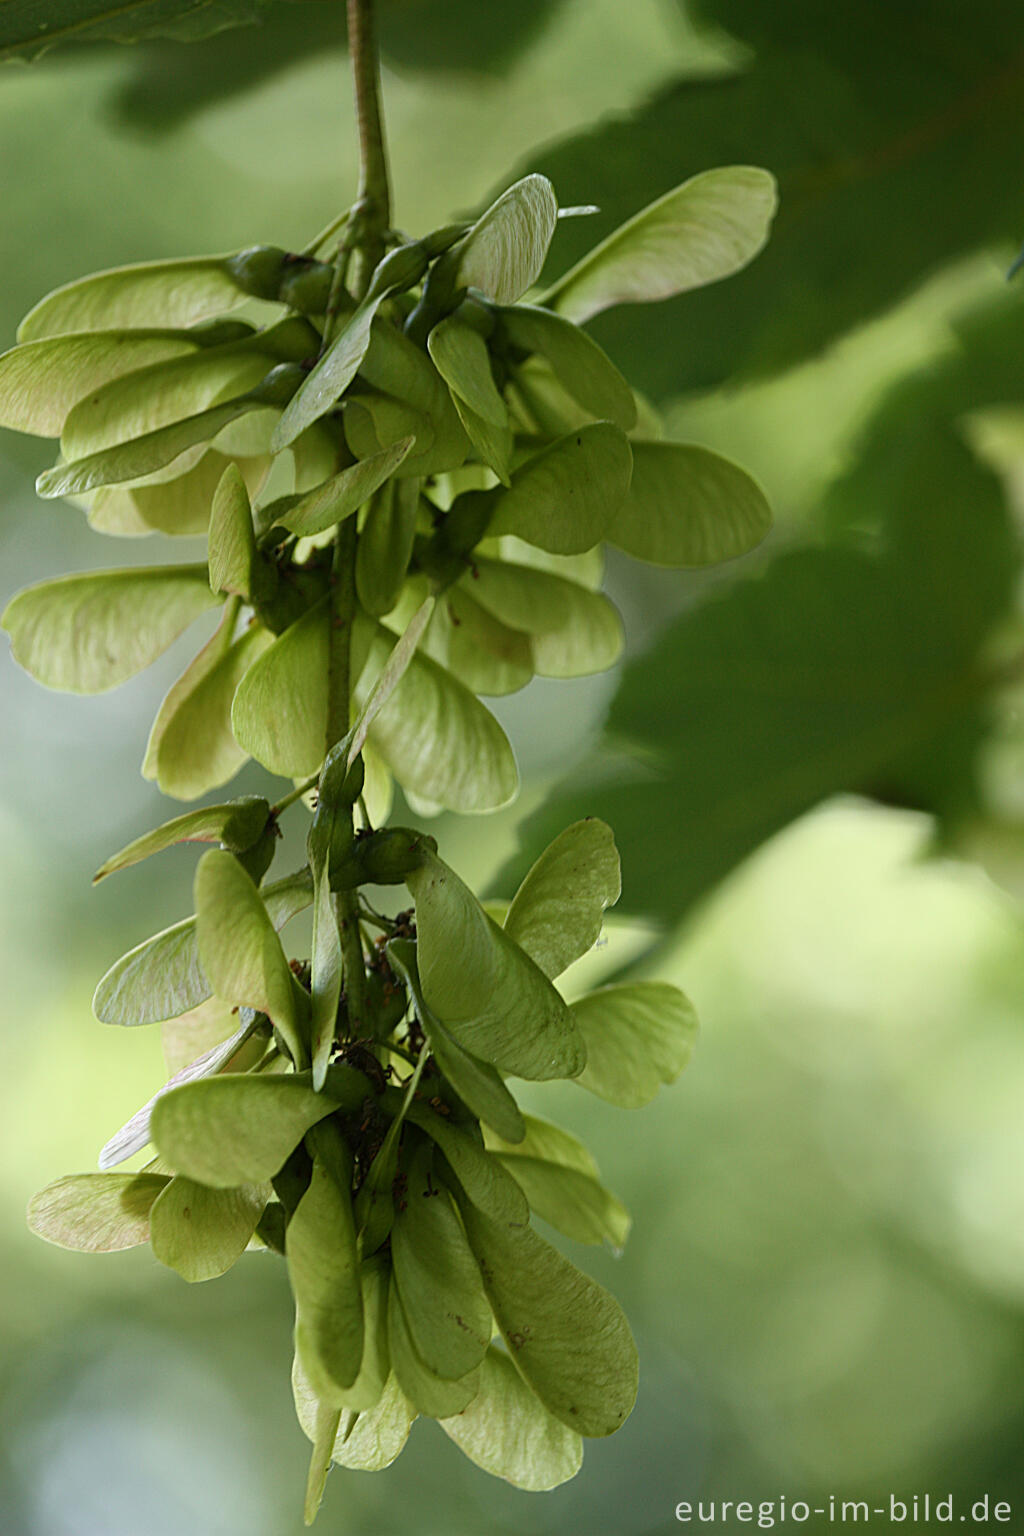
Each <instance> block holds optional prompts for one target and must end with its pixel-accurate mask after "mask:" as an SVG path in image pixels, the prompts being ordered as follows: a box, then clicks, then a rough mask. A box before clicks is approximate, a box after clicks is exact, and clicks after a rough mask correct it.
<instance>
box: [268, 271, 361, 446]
mask: <svg viewBox="0 0 1024 1536" xmlns="http://www.w3.org/2000/svg"><path fill="white" fill-rule="evenodd" d="M389 291H390V290H388V289H387V288H385V289H384V290H383V292H381V293H378V294H376V295H375V296H373V297H370V296H367V297H366V298H365V299H364V300H363V302H362V303H361V304H360V305H359V306H358V308H357V309H356V310H355V312H354V313H353V314H352V315H351V316H350V317H349V319H348V320H347V321H346V322H345V324H344V326H343V327H342V330H341V331H340V333H339V334H338V335H337V336H336V337H335V338H334V340H333V341H332V342H331V345H330V346H329V347H328V348H327V351H326V352H325V353H324V355H323V356H322V357H321V358H320V360H319V362H318V363H317V364H316V366H315V367H314V368H312V369H311V370H310V372H309V373H308V374H307V375H306V377H305V379H304V380H303V382H302V384H301V385H300V386H299V388H298V389H297V390H296V392H295V394H294V395H293V396H292V399H291V400H290V401H289V403H288V404H287V406H286V407H285V410H284V412H283V414H282V416H281V420H280V421H279V422H278V424H277V426H276V427H275V428H274V435H273V437H272V439H271V447H272V448H273V450H274V452H275V453H280V451H281V449H282V448H287V447H288V446H289V445H290V444H291V443H293V442H294V441H295V439H296V438H297V437H298V436H299V434H300V433H301V432H305V430H306V428H307V427H311V426H312V425H313V423H314V422H315V421H319V420H320V417H321V416H324V415H326V413H327V412H328V411H329V410H330V409H331V408H332V407H333V406H334V405H335V404H336V403H337V401H338V400H339V399H340V398H341V396H342V395H343V394H344V393H345V391H346V389H348V386H349V385H350V384H351V383H352V380H353V379H354V378H355V376H356V374H357V373H358V372H359V365H360V363H361V362H362V361H363V358H364V357H365V356H366V349H367V347H368V346H369V345H370V327H371V325H372V324H373V317H374V315H375V314H376V313H377V310H378V309H379V308H380V306H381V304H382V302H383V301H384V299H386V298H387V296H388V293H389Z"/></svg>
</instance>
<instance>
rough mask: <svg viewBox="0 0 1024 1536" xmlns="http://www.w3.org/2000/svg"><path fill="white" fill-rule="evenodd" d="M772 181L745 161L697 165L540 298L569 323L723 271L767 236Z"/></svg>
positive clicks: (701, 282) (665, 294)
mask: <svg viewBox="0 0 1024 1536" xmlns="http://www.w3.org/2000/svg"><path fill="white" fill-rule="evenodd" d="M777 201H778V198H777V193H776V187H775V180H774V178H773V177H772V176H771V174H770V173H769V172H768V171H763V170H760V169H759V168H758V167H757V166H751V165H730V166H724V167H722V168H720V169H717V170H713V171H702V172H701V173H700V175H698V176H693V177H691V178H690V180H689V181H685V182H684V183H683V184H682V186H680V187H675V188H674V189H673V190H672V191H671V192H666V193H665V195H664V196H663V197H660V198H658V200H657V202H654V203H651V204H650V205H649V207H647V208H643V209H641V211H640V212H639V213H637V214H634V216H633V217H632V218H631V219H630V220H629V221H628V223H626V224H623V226H622V228H621V229H617V230H616V231H615V233H614V234H611V235H609V236H608V238H607V239H606V240H603V241H602V242H601V244H600V245H599V246H597V247H596V248H595V249H594V250H593V251H591V252H589V253H588V255H586V256H584V257H583V259H582V260H581V261H579V262H577V264H576V266H574V267H573V268H572V270H571V271H569V272H567V273H566V274H565V276H564V277H560V278H559V279H558V281H557V283H555V285H554V287H553V288H551V289H549V290H548V292H547V293H546V294H545V295H544V303H545V304H546V305H547V306H548V307H549V308H551V309H557V310H558V311H559V312H560V313H561V314H563V315H565V317H566V318H567V319H568V320H572V321H575V322H576V323H577V324H579V323H581V322H582V321H584V320H590V319H591V318H592V317H593V316H594V315H597V314H600V312H601V311H602V310H603V309H610V308H611V307H612V306H613V305H616V304H649V303H651V302H653V301H655V300H659V299H670V298H672V296H673V295H674V294H677V293H686V292H688V290H689V289H691V288H703V287H704V286H705V285H706V284H707V283H716V282H719V281H720V280H721V279H722V278H723V277H731V276H732V275H733V273H735V272H738V271H740V270H741V269H742V268H743V267H745V266H746V265H747V263H748V262H749V261H752V260H753V258H754V257H755V256H756V255H757V253H758V252H759V251H760V250H761V249H762V248H763V246H764V244H765V241H766V240H767V239H768V231H769V228H770V226H771V221H772V218H773V216H774V214H775V209H776V205H777Z"/></svg>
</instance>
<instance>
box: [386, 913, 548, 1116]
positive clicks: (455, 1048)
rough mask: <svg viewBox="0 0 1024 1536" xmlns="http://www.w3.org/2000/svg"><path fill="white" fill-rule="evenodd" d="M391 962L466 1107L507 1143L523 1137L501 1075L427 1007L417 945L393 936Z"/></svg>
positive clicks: (431, 1044)
mask: <svg viewBox="0 0 1024 1536" xmlns="http://www.w3.org/2000/svg"><path fill="white" fill-rule="evenodd" d="M387 953H388V958H389V960H390V961H391V963H392V965H394V966H395V967H396V969H398V970H399V971H400V972H401V974H402V975H403V976H404V977H405V978H406V980H407V981H408V983H409V986H410V988H411V989H412V992H413V996H414V997H415V999H416V1011H417V1014H418V1016H419V1020H420V1023H421V1024H422V1025H423V1031H424V1033H425V1035H426V1037H427V1039H428V1041H429V1042H430V1050H431V1054H432V1055H433V1057H434V1060H435V1061H436V1062H437V1065H438V1066H439V1067H440V1069H441V1071H442V1072H443V1073H444V1075H445V1077H446V1078H447V1079H448V1081H449V1083H451V1085H452V1087H453V1088H454V1089H455V1092H456V1093H457V1094H458V1096H459V1098H460V1099H461V1100H462V1102H463V1103H464V1104H465V1105H466V1106H467V1108H468V1109H470V1110H472V1112H473V1114H474V1115H478V1116H479V1118H480V1119H481V1120H482V1121H484V1122H485V1123H486V1124H487V1125H490V1126H493V1128H494V1130H495V1131H496V1132H497V1133H498V1135H499V1136H501V1137H503V1138H504V1139H505V1140H506V1141H508V1142H516V1141H519V1140H521V1139H522V1136H523V1133H524V1126H523V1117H522V1115H521V1114H520V1113H519V1107H518V1105H517V1104H516V1101H515V1099H514V1098H513V1097H512V1095H511V1093H510V1092H509V1091H508V1089H507V1088H506V1086H505V1083H504V1082H503V1080H502V1077H501V1074H500V1073H499V1072H498V1071H496V1070H495V1068H494V1067H492V1066H491V1065H490V1063H489V1062H486V1061H481V1060H480V1059H479V1058H478V1057H476V1056H472V1055H471V1054H470V1053H469V1051H465V1050H463V1048H462V1046H461V1045H459V1044H458V1043H457V1042H456V1041H455V1040H454V1039H453V1038H452V1036H451V1035H450V1034H449V1033H448V1031H447V1030H446V1029H445V1027H444V1025H443V1024H442V1023H441V1021H440V1019H437V1018H435V1017H434V1015H433V1013H431V1011H430V1009H429V1008H428V1007H427V1005H426V1003H425V1001H424V999H423V992H422V988H421V986H420V979H419V972H418V971H417V969H416V946H415V944H413V942H412V941H411V940H409V939H392V940H391V942H390V943H389V944H388V947H387Z"/></svg>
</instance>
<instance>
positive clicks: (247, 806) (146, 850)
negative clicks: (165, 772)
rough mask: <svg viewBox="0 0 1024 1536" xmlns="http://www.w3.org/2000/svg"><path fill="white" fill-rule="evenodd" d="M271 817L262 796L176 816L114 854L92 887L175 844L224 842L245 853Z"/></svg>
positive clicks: (211, 806) (238, 851)
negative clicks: (118, 871) (108, 876)
mask: <svg viewBox="0 0 1024 1536" xmlns="http://www.w3.org/2000/svg"><path fill="white" fill-rule="evenodd" d="M269 816H270V805H269V803H268V802H267V801H266V800H264V799H263V798H262V797H261V796H259V795H245V796H243V797H242V799H240V800H231V801H229V802H228V804H227V805H206V806H203V808H202V810H199V811H186V812H185V814H184V816H175V818H174V820H173V821H166V822H164V824H163V826H162V827H156V828H155V829H154V830H153V831H152V832H146V833H144V834H143V836H142V837H137V838H136V839H135V840H134V842H131V843H129V844H128V845H127V846H126V847H124V848H122V849H121V851H120V852H119V853H115V854H112V855H111V856H110V858H109V859H107V860H106V861H105V862H104V863H103V864H101V865H100V867H99V869H98V870H97V871H96V873H95V874H94V875H93V877H92V879H93V884H94V885H95V884H96V882H97V881H98V880H102V879H103V878H104V877H105V876H106V875H112V874H114V873H115V872H116V871H117V870H120V869H129V868H130V867H131V865H133V864H138V863H139V862H140V861H141V860H142V859H148V858H149V857H150V855H151V854H154V853H160V852H161V851H162V850H163V849H164V848H172V847H173V846H174V845H175V844H176V843H223V844H224V845H225V847H227V848H230V849H231V850H232V852H234V853H242V852H244V851H245V849H246V848H251V847H252V845H253V843H255V842H256V840H257V838H258V837H259V836H260V833H261V832H262V831H263V829H264V828H265V827H266V825H267V820H268V818H269Z"/></svg>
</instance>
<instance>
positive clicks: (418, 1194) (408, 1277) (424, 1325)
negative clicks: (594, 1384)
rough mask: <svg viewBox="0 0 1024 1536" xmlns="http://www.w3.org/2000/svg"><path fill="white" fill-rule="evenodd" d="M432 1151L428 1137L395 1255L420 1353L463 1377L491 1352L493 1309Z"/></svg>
mask: <svg viewBox="0 0 1024 1536" xmlns="http://www.w3.org/2000/svg"><path fill="white" fill-rule="evenodd" d="M432 1157H433V1154H432V1149H431V1148H430V1146H429V1143H425V1144H424V1145H423V1146H422V1148H421V1150H420V1153H419V1155H418V1156H417V1157H416V1158H415V1159H414V1161H413V1164H412V1166H411V1168H410V1169H409V1173H408V1183H407V1185H406V1188H405V1192H404V1195H403V1199H402V1201H400V1202H399V1205H398V1210H397V1211H396V1214H395V1221H394V1225H393V1227H392V1228H391V1262H392V1264H393V1266H394V1274H395V1284H396V1285H397V1287H398V1294H399V1296H400V1298H401V1301H402V1307H403V1310H404V1312H405V1321H406V1323H407V1325H408V1329H409V1334H410V1337H411V1339H412V1343H413V1346H414V1348H415V1350H416V1352H417V1354H418V1355H419V1357H420V1359H421V1360H422V1361H423V1362H424V1364H425V1365H426V1366H427V1368H428V1370H430V1371H431V1372H432V1373H433V1374H434V1375H435V1376H440V1377H441V1378H442V1379H443V1380H445V1381H458V1380H459V1379H461V1378H462V1377H463V1376H465V1375H467V1374H468V1372H470V1371H472V1370H475V1369H476V1367H477V1366H478V1365H479V1364H480V1361H481V1360H482V1359H483V1357H484V1354H485V1352H486V1350H487V1346H488V1344H489V1343H490V1339H491V1309H490V1307H489V1306H488V1304H487V1298H486V1297H485V1295H484V1291H483V1282H482V1281H481V1279H480V1268H479V1265H478V1264H477V1261H476V1259H475V1258H474V1257H473V1254H472V1252H471V1250H470V1247H469V1244H468V1243H467V1241H466V1235H465V1232H464V1231H463V1229H462V1223H461V1221H460V1219H459V1216H458V1214H457V1212H456V1210H455V1207H454V1205H453V1204H452V1201H451V1196H450V1195H449V1193H448V1191H447V1190H446V1189H438V1188H437V1186H436V1185H435V1184H434V1182H433V1180H432V1178H431V1177H430V1170H431V1166H432ZM406 1390H407V1391H408V1389H406ZM409 1395H410V1396H412V1395H413V1394H412V1393H409ZM424 1411H426V1410H424ZM456 1411H457V1410H456Z"/></svg>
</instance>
